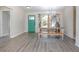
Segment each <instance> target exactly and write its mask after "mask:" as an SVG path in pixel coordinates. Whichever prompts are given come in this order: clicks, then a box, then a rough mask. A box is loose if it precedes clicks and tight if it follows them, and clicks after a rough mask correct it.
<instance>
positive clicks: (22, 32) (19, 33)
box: [10, 32, 24, 38]
mask: <svg viewBox="0 0 79 59" xmlns="http://www.w3.org/2000/svg"><path fill="white" fill-rule="evenodd" d="M23 33H24V32H20V33H18V34H16V35H13V36H10V38H15V37H17V36H19V35H21V34H23Z"/></svg>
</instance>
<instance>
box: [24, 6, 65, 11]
mask: <svg viewBox="0 0 79 59" xmlns="http://www.w3.org/2000/svg"><path fill="white" fill-rule="evenodd" d="M30 7H31V8H27V6H24V7H23V8H24V9H25V10H26V12H39V11H49V10H51V9H52V10H57V9H60V8H63V7H64V6H30Z"/></svg>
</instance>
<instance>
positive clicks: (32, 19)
mask: <svg viewBox="0 0 79 59" xmlns="http://www.w3.org/2000/svg"><path fill="white" fill-rule="evenodd" d="M28 32H35V16H34V15H29V16H28Z"/></svg>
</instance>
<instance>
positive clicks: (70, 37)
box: [64, 33, 74, 39]
mask: <svg viewBox="0 0 79 59" xmlns="http://www.w3.org/2000/svg"><path fill="white" fill-rule="evenodd" d="M64 35H66V36H68V35H67V34H66V33H64ZM68 37H70V36H68ZM70 38H71V39H74V38H73V37H70Z"/></svg>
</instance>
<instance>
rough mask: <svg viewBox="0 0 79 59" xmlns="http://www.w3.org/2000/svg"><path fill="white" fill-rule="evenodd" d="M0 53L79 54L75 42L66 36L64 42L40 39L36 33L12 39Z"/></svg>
mask: <svg viewBox="0 0 79 59" xmlns="http://www.w3.org/2000/svg"><path fill="white" fill-rule="evenodd" d="M0 52H79V48H78V47H76V46H75V41H74V40H73V39H70V38H69V37H67V36H65V37H64V40H62V39H61V38H58V39H57V38H55V37H47V38H46V37H42V38H38V36H37V34H36V33H24V34H22V35H20V36H17V37H15V38H12V39H10V40H9V41H8V42H7V43H6V45H5V46H3V47H0Z"/></svg>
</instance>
